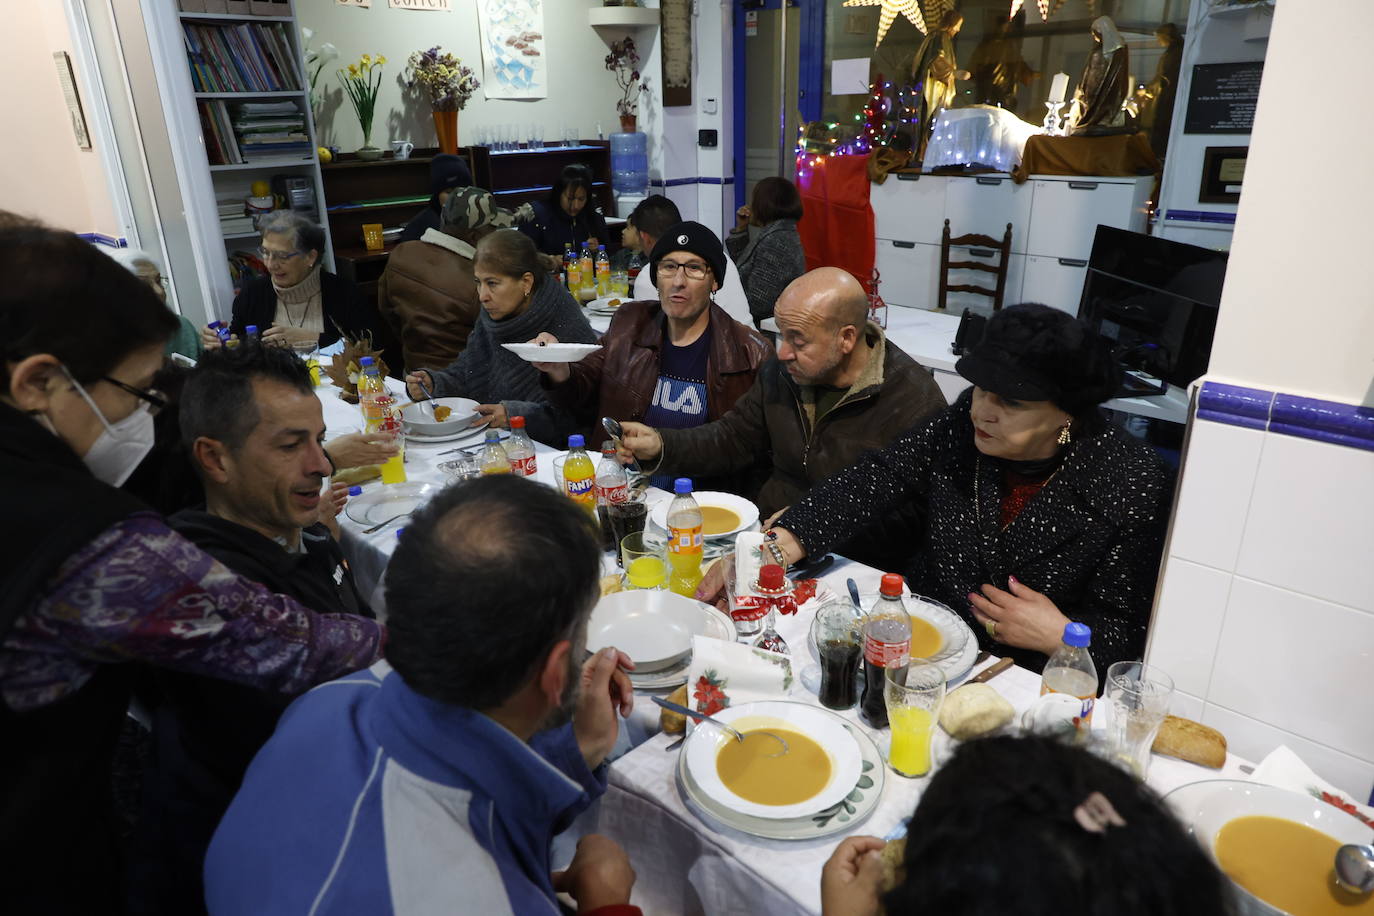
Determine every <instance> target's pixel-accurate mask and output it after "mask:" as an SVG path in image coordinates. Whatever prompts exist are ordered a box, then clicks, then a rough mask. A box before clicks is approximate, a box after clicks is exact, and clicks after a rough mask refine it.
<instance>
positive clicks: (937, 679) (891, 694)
mask: <svg viewBox="0 0 1374 916" xmlns="http://www.w3.org/2000/svg"><path fill="white" fill-rule="evenodd" d="M944 699H945V673H944V671H942V670H941V669H940V668H939V667H937V666H935V665H929V664H922V663H920V662H913V663H912V664H911V666H910V667H909V668H908V669H907V671H906V683H904V684H903V683H901V682H899V681H897V680H895V679H894V678H893V677H892V676H891V675H889V676H888V679H887V681H886V683H885V684H884V685H883V700H884V702H885V703H886V704H887V721H888V725H889V727H890V728H891V729H892V748H891V750H890V751H889V752H888V755H887V763H888V766H890V767H892V769H894V770H896V771H897V772H898V773H899V774H901V775H902V776H924V775H926V774H927V773H929V772H930V766H931V756H930V743H931V738H932V736H933V735H934V734H935V723H936V720H937V718H938V717H939V715H940V704H941V703H943V702H944Z"/></svg>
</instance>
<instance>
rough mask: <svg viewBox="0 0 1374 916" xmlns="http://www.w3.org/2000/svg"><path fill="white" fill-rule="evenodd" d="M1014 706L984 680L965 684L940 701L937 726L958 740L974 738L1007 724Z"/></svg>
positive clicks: (1012, 713)
mask: <svg viewBox="0 0 1374 916" xmlns="http://www.w3.org/2000/svg"><path fill="white" fill-rule="evenodd" d="M1014 715H1016V710H1015V709H1013V708H1012V705H1011V704H1010V703H1008V702H1007V701H1006V699H1005V698H1003V696H1002V695H1001V694H1000V693H998V692H997V691H996V690H993V689H992V688H991V687H989V686H988V685H987V684H965V685H964V686H963V687H960V688H959V689H958V690H954V691H952V692H951V693H950V694H949V696H947V697H945V702H944V703H942V704H941V705H940V727H941V728H943V729H944V730H945V731H946V732H948V733H949V735H950V737H952V738H956V739H958V740H960V741H967V740H968V739H969V738H977V737H978V736H979V735H986V734H988V733H989V732H994V731H997V729H999V728H1001V727H1002V726H1004V725H1006V724H1007V723H1008V722H1010V721H1011V720H1012V716H1014Z"/></svg>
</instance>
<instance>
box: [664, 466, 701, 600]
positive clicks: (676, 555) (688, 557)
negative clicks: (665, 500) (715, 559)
mask: <svg viewBox="0 0 1374 916" xmlns="http://www.w3.org/2000/svg"><path fill="white" fill-rule="evenodd" d="M673 492H674V493H676V494H677V495H676V496H674V497H673V501H672V503H670V504H669V505H668V565H669V566H670V567H672V571H671V573H670V574H669V576H668V590H669V591H673V592H677V593H678V594H679V595H686V596H687V597H688V598H691V597H692V596H693V595H695V594H696V591H697V585H698V584H700V582H701V546H702V538H701V507H700V506H698V505H697V501H696V500H695V499H693V498H692V481H691V480H689V479H687V478H686V477H679V478H678V479H677V480H675V481H673Z"/></svg>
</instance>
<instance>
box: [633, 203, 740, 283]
mask: <svg viewBox="0 0 1374 916" xmlns="http://www.w3.org/2000/svg"><path fill="white" fill-rule="evenodd" d="M674 251H690V252H691V253H692V254H694V255H697V256H698V257H700V258H701V259H702V260H703V261H705V262H706V263H707V264H709V265H710V266H711V275H712V277H713V278H714V279H715V281H716V287H717V288H719V287H722V286H724V285H725V249H724V248H722V247H721V245H720V239H719V238H718V237H717V236H716V234H715V233H714V232H712V231H711V230H710V229H707V228H706V227H705V226H703V225H702V224H701V223H694V222H691V221H690V220H689V221H687V222H682V223H677V224H675V225H672V226H669V227H668V228H667V229H666V230H664V232H663V235H662V236H660V237H659V240H658V241H657V242H656V243H654V250H653V251H652V252H650V253H649V282H651V283H653V285H654V289H658V262H659V261H660V260H662V259H663V256H664V255H667V254H672V253H673V252H674Z"/></svg>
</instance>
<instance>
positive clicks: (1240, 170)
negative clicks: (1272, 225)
mask: <svg viewBox="0 0 1374 916" xmlns="http://www.w3.org/2000/svg"><path fill="white" fill-rule="evenodd" d="M1249 155H1250V147H1248V146H1209V147H1207V152H1206V153H1205V154H1204V155H1203V157H1202V187H1201V188H1199V189H1198V194H1197V199H1198V203H1201V204H1238V203H1240V186H1241V182H1243V181H1244V180H1245V159H1246V157H1247V156H1249Z"/></svg>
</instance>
